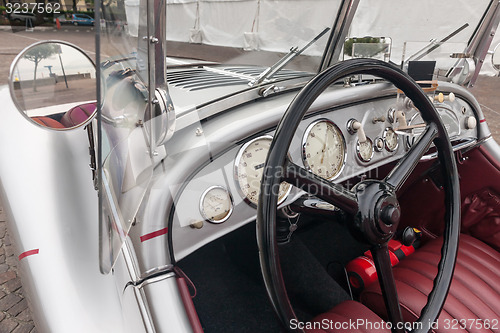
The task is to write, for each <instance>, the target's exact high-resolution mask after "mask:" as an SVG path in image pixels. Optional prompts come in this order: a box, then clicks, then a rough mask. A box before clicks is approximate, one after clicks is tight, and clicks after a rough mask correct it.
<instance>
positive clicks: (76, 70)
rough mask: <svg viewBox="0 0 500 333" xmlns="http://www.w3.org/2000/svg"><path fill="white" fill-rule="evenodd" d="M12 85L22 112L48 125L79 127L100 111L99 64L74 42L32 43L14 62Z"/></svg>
mask: <svg viewBox="0 0 500 333" xmlns="http://www.w3.org/2000/svg"><path fill="white" fill-rule="evenodd" d="M9 87H10V94H11V96H12V99H13V100H14V103H15V104H16V106H17V108H18V109H19V111H20V112H21V114H22V115H23V116H24V117H25V118H27V119H28V120H29V121H30V122H32V123H34V124H36V125H39V126H42V127H45V128H50V129H54V130H68V129H73V128H77V127H80V126H83V125H85V124H87V123H88V122H89V121H90V120H91V119H92V118H93V117H94V115H95V113H96V111H97V107H96V67H95V64H94V62H93V61H92V59H90V58H89V56H87V55H86V54H85V52H84V51H83V50H81V49H80V48H78V47H76V46H74V45H72V44H70V43H66V42H61V41H44V42H40V43H36V44H33V45H31V46H28V47H27V48H26V49H24V50H23V51H22V52H21V53H20V54H19V55H18V56H17V57H16V59H14V62H13V63H12V65H11V68H10V76H9Z"/></svg>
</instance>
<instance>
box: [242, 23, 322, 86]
mask: <svg viewBox="0 0 500 333" xmlns="http://www.w3.org/2000/svg"><path fill="white" fill-rule="evenodd" d="M329 30H330V28H325V30H323V31H321V32H320V33H319V35H317V36H316V37H314V39H313V40H311V41H310V42H309V43H307V45H306V46H304V47H303V48H301V49H300V50H299V48H298V46H295V47H292V48H291V49H290V52H288V53H287V54H286V55H285V56H284V57H283V58H281V59H280V60H278V62H277V63H275V64H274V65H272V66H271V67H268V68H267V69H266V70H265V71H263V72H262V73H261V74H260V75H259V76H258V77H257V78H256V79H255V80H252V81H250V82H249V83H248V85H249V86H250V87H254V86H256V85H259V84H261V83H262V82H264V81H265V80H269V79H270V78H271V77H273V75H274V74H276V73H277V72H279V71H280V70H281V69H282V68H283V67H285V66H286V65H287V64H288V63H289V62H290V61H292V59H293V58H295V57H296V56H298V55H300V54H301V53H302V52H304V51H305V50H306V49H308V48H309V47H310V46H311V45H313V44H314V43H316V42H317V41H318V39H320V38H321V37H323V35H324V34H326V33H327V32H328V31H329Z"/></svg>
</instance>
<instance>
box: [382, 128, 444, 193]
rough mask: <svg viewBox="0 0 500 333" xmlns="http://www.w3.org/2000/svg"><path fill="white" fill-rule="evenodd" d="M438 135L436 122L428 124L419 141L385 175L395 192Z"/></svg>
mask: <svg viewBox="0 0 500 333" xmlns="http://www.w3.org/2000/svg"><path fill="white" fill-rule="evenodd" d="M437 135H438V129H437V126H436V125H435V124H434V123H431V124H429V125H427V127H426V130H425V131H424V133H422V135H421V136H420V139H419V140H418V141H417V143H416V144H415V145H414V146H413V147H411V149H410V151H409V152H408V153H407V154H406V155H405V156H404V157H403V158H402V159H401V160H400V161H399V162H398V164H396V166H395V167H394V169H392V170H391V172H390V173H389V174H388V175H387V177H385V179H384V181H385V182H386V183H387V184H389V185H391V186H393V187H394V190H395V192H397V191H398V190H399V189H400V188H401V187H402V186H403V184H404V183H405V181H406V180H407V179H408V177H409V176H410V174H411V173H412V172H413V170H414V169H415V167H416V166H417V164H418V162H419V161H420V159H421V158H422V156H424V154H425V153H426V152H427V150H428V149H429V147H430V145H431V144H432V141H433V140H434V139H435V138H436V136H437Z"/></svg>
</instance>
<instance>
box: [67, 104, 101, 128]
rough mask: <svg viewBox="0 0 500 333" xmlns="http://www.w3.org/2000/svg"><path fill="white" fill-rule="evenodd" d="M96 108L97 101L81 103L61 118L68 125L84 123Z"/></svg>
mask: <svg viewBox="0 0 500 333" xmlns="http://www.w3.org/2000/svg"><path fill="white" fill-rule="evenodd" d="M95 110H96V103H87V104H81V105H78V106H75V107H73V108H72V109H70V110H69V111H68V112H66V113H65V114H64V116H63V117H62V118H61V123H63V125H64V126H66V127H74V126H78V125H80V124H82V123H84V122H85V121H86V120H87V119H89V117H91V116H92V115H93V114H94V112H95Z"/></svg>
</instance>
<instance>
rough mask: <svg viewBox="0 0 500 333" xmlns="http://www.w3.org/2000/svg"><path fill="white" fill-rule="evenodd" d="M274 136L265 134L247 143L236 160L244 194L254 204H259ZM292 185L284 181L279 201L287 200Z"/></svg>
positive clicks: (238, 177)
mask: <svg viewBox="0 0 500 333" xmlns="http://www.w3.org/2000/svg"><path fill="white" fill-rule="evenodd" d="M271 141H272V138H271V137H270V136H263V137H260V138H257V139H255V140H252V141H250V142H248V143H247V144H245V145H244V146H243V147H242V148H241V149H240V151H239V153H238V155H237V157H236V162H235V168H236V169H235V173H236V177H237V179H238V184H239V187H240V190H241V192H242V194H243V195H244V196H245V198H246V199H247V200H248V202H250V203H251V204H252V205H254V206H257V203H258V201H259V194H260V183H261V180H262V174H263V173H264V166H265V163H266V158H267V153H268V152H269V147H270V146H271ZM290 190H291V185H290V184H288V183H285V182H282V183H281V185H280V188H279V194H278V203H281V202H283V201H284V200H285V198H286V196H287V195H288V193H289V192H290Z"/></svg>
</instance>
